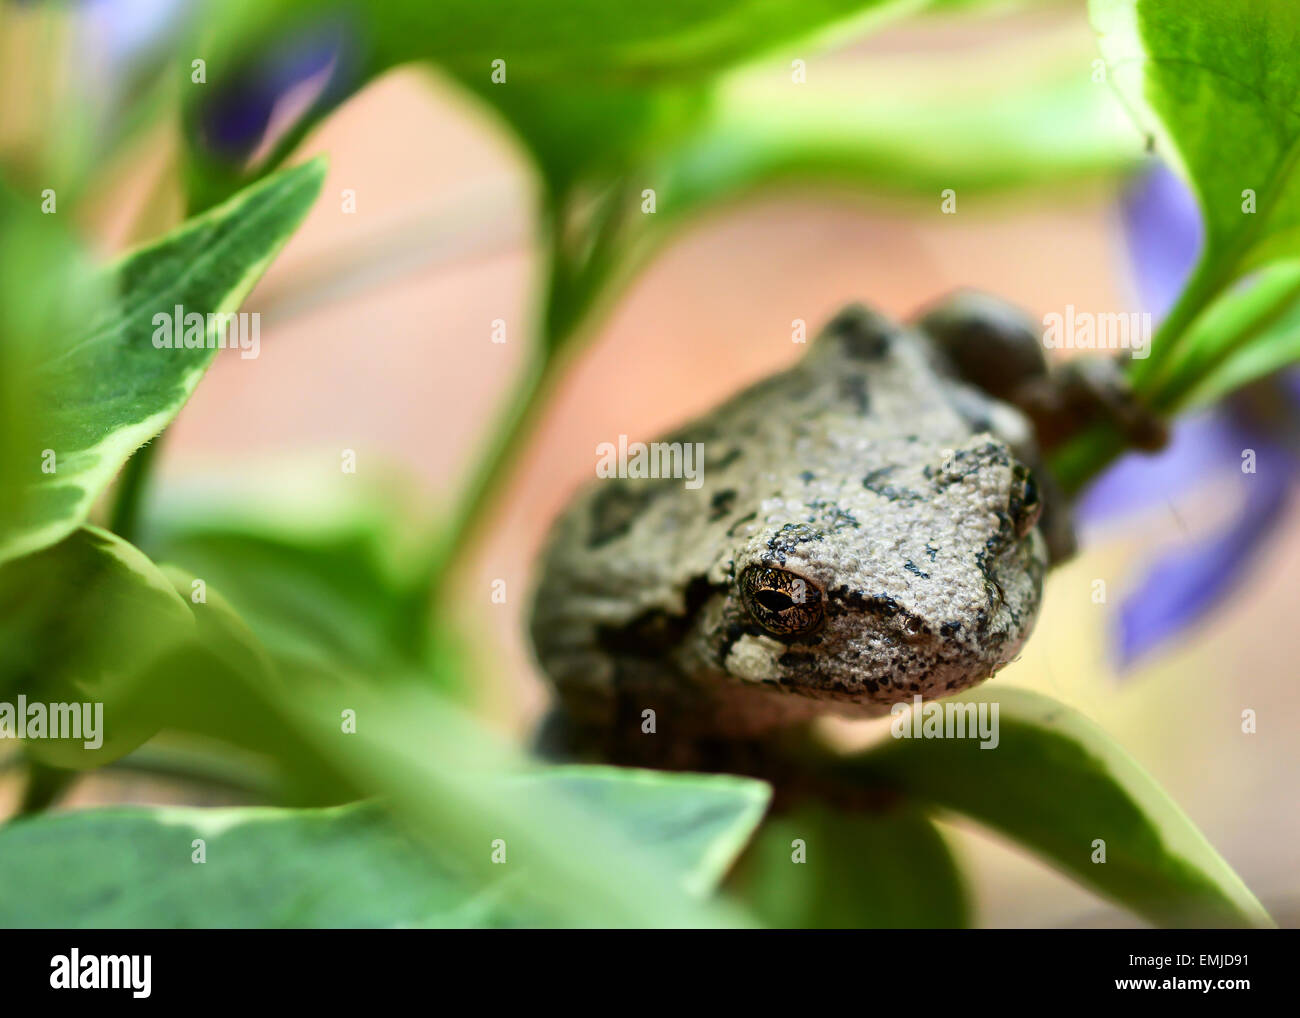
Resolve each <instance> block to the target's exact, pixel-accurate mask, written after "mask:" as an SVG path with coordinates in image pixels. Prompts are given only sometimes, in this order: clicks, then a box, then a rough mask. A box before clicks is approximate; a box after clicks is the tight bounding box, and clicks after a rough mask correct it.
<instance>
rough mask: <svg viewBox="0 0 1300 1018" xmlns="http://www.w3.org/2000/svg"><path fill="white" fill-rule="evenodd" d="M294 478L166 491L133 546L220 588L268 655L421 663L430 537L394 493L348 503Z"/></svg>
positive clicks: (366, 664)
mask: <svg viewBox="0 0 1300 1018" xmlns="http://www.w3.org/2000/svg"><path fill="white" fill-rule="evenodd" d="M292 480H293V481H294V482H295V483H296V484H297V485H299V486H301V492H300V495H301V496H305V497H297V498H294V499H292V500H285V501H283V502H281V501H280V500H279V499H277V498H276V497H275V496H274V495H269V496H268V494H267V493H266V492H265V491H259V492H257V493H252V492H249V493H247V494H244V493H237V494H232V492H231V488H232V485H229V484H224V485H223V486H222V487H223V490H221V491H218V492H208V491H204V492H195V493H193V494H192V495H190V496H188V497H186V496H182V497H179V498H176V497H167V496H164V497H163V498H161V499H160V501H159V504H158V506H157V508H156V509H155V510H153V511H151V513H150V514H149V520H148V523H147V526H146V529H145V532H144V533H143V535H142V538H141V544H142V545H143V546H144V547H145V548H146V549H147V550H148V551H149V553H150V554H151V555H153V556H154V557H155V558H157V559H159V560H163V561H168V562H174V563H176V564H178V565H180V566H182V567H184V568H185V569H186V570H187V571H188V572H190V573H191V574H192V575H194V576H196V577H202V578H203V579H204V581H205V582H206V583H209V584H212V585H213V586H215V587H217V588H218V589H219V590H220V591H221V592H222V594H223V595H224V596H225V597H226V598H227V599H228V600H229V601H230V603H231V604H232V605H233V606H234V608H235V610H236V611H237V612H238V613H239V614H240V615H241V616H242V617H243V618H244V619H245V620H246V621H247V622H248V624H249V626H250V627H251V628H252V630H253V632H254V633H256V634H257V637H258V639H259V640H260V641H261V642H262V643H263V644H264V645H265V646H266V647H267V649H268V650H269V651H270V652H271V653H272V654H274V655H275V656H277V657H279V656H286V657H292V658H295V659H298V660H300V661H303V662H304V663H309V664H310V663H315V664H318V665H328V664H329V663H331V662H336V661H337V662H344V663H346V664H348V665H351V666H355V667H358V668H375V669H378V670H380V671H381V672H384V671H394V670H402V669H411V668H417V669H421V668H424V667H425V666H426V665H427V654H428V651H429V648H428V643H429V628H430V625H431V623H432V620H431V619H430V617H429V615H430V613H429V604H428V602H429V594H428V590H427V581H426V579H425V576H424V569H423V568H422V565H423V558H424V557H426V556H425V555H422V554H421V553H420V552H421V551H422V550H423V548H424V547H427V545H428V536H427V535H419V534H416V533H413V532H412V527H410V526H409V525H408V520H407V519H406V518H405V515H404V514H402V513H400V512H399V511H398V510H397V509H396V508H395V504H396V498H395V496H394V493H393V492H391V491H385V492H384V496H385V500H384V502H383V503H382V504H380V500H379V498H378V497H373V498H369V499H366V500H365V501H361V500H352V501H345V499H344V493H342V492H338V493H337V495H338V497H337V498H336V497H334V496H335V495H336V492H335V491H334V490H332V489H322V487H321V485H320V484H319V483H311V482H309V481H307V480H305V479H304V478H303V477H301V476H294V477H293V478H292ZM348 488H349V489H353V490H355V485H349V486H348ZM367 492H368V493H370V491H369V489H367ZM372 494H373V493H372ZM308 501H310V503H311V505H310V506H309V507H308V506H306V505H303V506H302V510H301V511H298V510H297V508H296V507H297V506H299V505H301V504H302V503H305V502H308ZM412 512H413V511H412ZM421 537H423V540H421ZM412 549H416V550H415V551H412Z"/></svg>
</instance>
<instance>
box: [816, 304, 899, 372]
mask: <svg viewBox="0 0 1300 1018" xmlns="http://www.w3.org/2000/svg"><path fill="white" fill-rule="evenodd" d="M826 329H827V331H828V332H829V333H831V334H833V335H835V336H838V337H839V340H840V348H841V349H842V350H843V351H844V352H845V354H847V355H848V356H849V357H852V358H854V359H856V360H863V361H874V360H879V359H880V358H882V357H884V356H885V354H887V353H889V343H890V339H891V338H892V337H893V335H894V331H895V329H896V326H895V325H894V324H893V323H892V322H891V321H890V320H889V319H888V318H886V317H885V316H884V315H881V314H877V313H876V312H874V311H871V310H869V309H867V308H864V307H863V306H862V305H861V304H852V305H850V306H849V307H846V308H845V309H844V310H843V311H841V312H840V313H839V314H837V315H836V316H835V317H834V318H833V319H831V322H830V324H829V325H828V326H827V327H826Z"/></svg>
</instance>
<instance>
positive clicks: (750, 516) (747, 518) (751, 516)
mask: <svg viewBox="0 0 1300 1018" xmlns="http://www.w3.org/2000/svg"><path fill="white" fill-rule="evenodd" d="M756 519H758V513H756V512H755V513H747V514H746V515H744V516H742V517H741V518H740V519H738V520H736V522H735V523H733V524H732V525H731V526H729V527H728V528H727V536H728V537H734V536H735V534H736V531H737V530H738V529H739V528H740V527H743V526H744V525H745V524H746V523H750V522H752V521H753V520H756Z"/></svg>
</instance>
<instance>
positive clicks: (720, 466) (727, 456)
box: [706, 448, 740, 470]
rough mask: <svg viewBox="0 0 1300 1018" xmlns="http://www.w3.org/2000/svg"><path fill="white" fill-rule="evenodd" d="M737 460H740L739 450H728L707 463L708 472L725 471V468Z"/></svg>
mask: <svg viewBox="0 0 1300 1018" xmlns="http://www.w3.org/2000/svg"><path fill="white" fill-rule="evenodd" d="M738 459H740V449H739V448H734V449H728V450H727V451H726V452H724V453H723V454H722V455H721V456H719V457H718V458H717V459H716V460H715V461H713V462H712V463H709V464H708V466H709V469H710V470H725V469H727V467H729V466H731V464H733V463H735V462H736V460H738ZM706 462H707V461H706Z"/></svg>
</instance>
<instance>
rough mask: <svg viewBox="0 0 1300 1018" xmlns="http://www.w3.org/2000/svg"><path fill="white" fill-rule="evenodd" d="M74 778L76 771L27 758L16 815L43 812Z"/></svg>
mask: <svg viewBox="0 0 1300 1018" xmlns="http://www.w3.org/2000/svg"><path fill="white" fill-rule="evenodd" d="M76 778H77V772H76V771H69V770H64V769H63V768H61V767H50V766H47V765H46V764H43V763H40V762H38V761H36V760H28V762H27V784H26V785H25V786H24V787H23V797H22V800H21V801H20V802H19V803H18V812H17V814H16V815H17V816H20V817H26V816H32V815H34V814H36V813H43V812H44V811H45V810H47V809H49V808H50V807H51V806H53V805H54V803H55V802H57V801H58V799H59V797H60V796H61V795H62V794H63V793H64V792H66V791H67V790H68V787H69V786H70V785H71V784H72V783H73V781H75V780H76Z"/></svg>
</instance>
